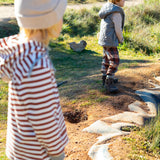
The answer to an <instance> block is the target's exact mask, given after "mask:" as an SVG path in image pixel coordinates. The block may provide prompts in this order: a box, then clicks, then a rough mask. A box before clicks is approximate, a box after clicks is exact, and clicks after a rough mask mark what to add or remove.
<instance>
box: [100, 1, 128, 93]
mask: <svg viewBox="0 0 160 160" xmlns="http://www.w3.org/2000/svg"><path fill="white" fill-rule="evenodd" d="M124 2H125V0H109V2H107V3H106V4H105V5H104V6H103V7H102V8H101V10H100V11H99V17H100V18H101V25H100V35H99V41H98V43H99V44H100V45H101V46H102V47H103V60H102V68H101V72H102V74H103V76H102V79H103V85H104V86H105V88H106V89H107V91H108V92H109V93H115V92H117V91H118V88H117V87H116V86H115V83H114V74H115V72H116V71H117V69H118V65H119V60H120V59H119V52H118V49H117V46H118V45H119V43H122V42H123V40H124V39H123V34H122V31H123V27H124V20H125V14H124V11H123V9H122V8H121V7H123V6H124Z"/></svg>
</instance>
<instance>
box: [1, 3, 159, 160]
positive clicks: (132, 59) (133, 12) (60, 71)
mask: <svg viewBox="0 0 160 160" xmlns="http://www.w3.org/2000/svg"><path fill="white" fill-rule="evenodd" d="M1 2H2V1H0V4H1ZM5 2H7V1H5ZM10 2H11V1H10ZM72 3H73V2H72ZM155 8H156V9H155ZM98 10H99V8H96V7H95V8H92V9H91V10H86V9H85V10H80V11H74V10H70V11H67V12H66V14H65V16H64V26H63V31H62V34H61V36H60V37H59V39H58V40H54V41H52V42H51V43H50V49H51V51H50V57H51V59H52V61H53V64H54V66H55V68H56V70H57V71H56V79H57V82H60V81H64V80H67V81H68V83H67V85H64V86H62V87H60V88H59V91H60V95H61V101H62V103H63V106H64V107H71V108H72V109H73V110H74V109H75V108H76V107H77V106H78V107H79V108H89V107H93V108H94V107H96V105H97V104H100V103H103V102H104V101H106V100H107V99H108V98H109V97H107V96H105V95H103V94H102V90H101V75H100V66H101V59H102V47H101V46H99V45H98V39H97V36H96V34H97V33H98V32H99V23H100V20H99V18H98V14H97V13H98ZM159 10H160V9H159V7H158V6H155V5H146V6H142V5H141V6H138V7H133V8H130V9H128V8H125V12H126V13H127V14H126V15H127V16H126V25H125V30H124V38H125V42H124V44H123V45H120V46H119V50H120V57H121V64H120V66H119V70H122V69H125V68H132V67H135V66H138V65H139V63H146V62H147V63H149V62H151V63H152V62H155V61H156V60H157V59H158V58H159V54H158V53H159V52H160V48H159V46H160V45H159V43H160V40H159V36H160V35H159V21H160V19H159V15H160V11H159ZM18 31H19V29H18V26H17V24H16V21H15V20H11V21H9V22H8V23H6V24H5V25H4V26H0V36H1V37H5V36H9V35H11V34H16V33H18ZM82 39H83V40H85V41H86V42H87V47H86V49H85V50H84V51H83V52H80V53H77V52H74V51H73V50H71V49H70V47H69V44H68V43H70V42H73V41H75V42H79V41H80V40H82ZM7 94H8V87H7V84H6V83H4V82H2V81H0V123H1V125H0V126H1V129H0V159H2V160H7V159H6V158H5V153H4V152H5V151H4V150H5V131H6V119H7ZM97 97H98V98H97ZM156 122H157V123H158V121H156ZM158 126H159V123H158ZM151 127H152V128H154V127H155V126H154V127H153V126H150V128H151ZM156 128H157V126H156ZM144 130H146V128H145V129H144ZM136 134H137V133H136ZM142 134H143V135H140V136H139V137H137V139H134V138H133V137H132V141H134V142H135V143H137V141H140V140H142V142H144V143H145V142H146V143H147V145H148V144H152V143H151V142H150V141H149V143H148V140H147V135H146V134H145V132H143V131H142ZM154 134H155V135H157V134H158V133H154ZM142 137H143V139H141V138H142ZM144 137H146V138H144ZM154 137H156V136H154ZM138 138H140V139H138ZM148 139H150V138H148ZM152 139H154V138H152ZM153 141H156V140H153ZM156 142H158V141H156ZM155 144H156V143H155ZM137 145H138V146H139V148H137V149H141V150H142V151H144V155H145V154H147V153H146V152H145V150H144V147H143V146H145V145H143V144H137ZM151 146H155V145H151ZM153 150H154V151H156V153H154V154H157V149H156V148H152V151H153ZM136 152H138V151H136V148H135V150H134V153H136ZM136 156H138V153H137V155H136ZM135 159H136V158H135Z"/></svg>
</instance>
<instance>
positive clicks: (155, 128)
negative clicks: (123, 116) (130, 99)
mask: <svg viewBox="0 0 160 160" xmlns="http://www.w3.org/2000/svg"><path fill="white" fill-rule="evenodd" d="M123 140H124V141H125V142H126V143H127V144H130V145H131V147H132V152H131V153H129V155H128V158H129V159H136V160H150V159H152V160H158V159H159V158H160V116H159V115H157V117H155V118H154V119H152V120H151V122H149V123H148V124H147V125H146V126H145V127H143V128H141V130H140V131H138V132H137V131H136V132H133V133H131V135H130V136H128V137H125V138H123Z"/></svg>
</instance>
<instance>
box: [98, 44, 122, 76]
mask: <svg viewBox="0 0 160 160" xmlns="http://www.w3.org/2000/svg"><path fill="white" fill-rule="evenodd" d="M119 61H120V59H119V52H118V49H117V47H111V48H107V47H103V59H102V67H101V72H102V73H103V75H110V76H114V74H115V72H116V71H117V70H118V66H119Z"/></svg>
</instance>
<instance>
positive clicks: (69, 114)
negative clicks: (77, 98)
mask: <svg viewBox="0 0 160 160" xmlns="http://www.w3.org/2000/svg"><path fill="white" fill-rule="evenodd" d="M63 115H64V118H65V120H67V121H69V122H70V123H79V122H81V121H86V120H88V115H87V114H86V113H85V112H83V111H81V110H79V109H76V110H74V111H66V112H64V113H63Z"/></svg>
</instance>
